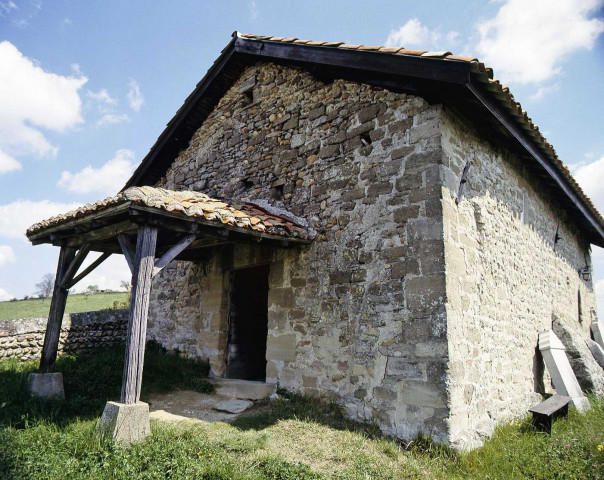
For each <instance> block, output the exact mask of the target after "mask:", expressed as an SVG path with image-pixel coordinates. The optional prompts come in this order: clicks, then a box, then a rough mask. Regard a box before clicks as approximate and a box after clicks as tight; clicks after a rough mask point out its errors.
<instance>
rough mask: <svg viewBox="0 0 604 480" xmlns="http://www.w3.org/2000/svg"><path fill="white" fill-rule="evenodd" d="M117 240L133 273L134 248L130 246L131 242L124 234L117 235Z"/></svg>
mask: <svg viewBox="0 0 604 480" xmlns="http://www.w3.org/2000/svg"><path fill="white" fill-rule="evenodd" d="M117 241H118V242H119V244H120V248H121V249H122V253H123V254H124V257H125V258H126V262H128V267H130V273H131V274H132V275H134V249H133V248H132V244H131V243H130V240H128V237H127V236H126V235H118V236H117Z"/></svg>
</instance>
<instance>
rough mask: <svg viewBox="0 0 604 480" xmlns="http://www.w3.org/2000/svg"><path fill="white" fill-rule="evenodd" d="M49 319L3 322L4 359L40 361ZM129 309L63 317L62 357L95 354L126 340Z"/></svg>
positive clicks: (0, 338) (1, 347)
mask: <svg viewBox="0 0 604 480" xmlns="http://www.w3.org/2000/svg"><path fill="white" fill-rule="evenodd" d="M47 320H48V318H47V317H37V318H19V319H16V320H2V321H0V358H9V357H11V358H18V359H19V360H31V359H33V358H39V356H40V353H41V352H42V345H43V344H44V334H45V333H46V322H47ZM127 326H128V310H100V311H97V312H84V313H72V314H69V315H65V316H64V317H63V324H62V326H61V336H60V339H59V354H61V353H63V352H65V353H75V352H92V351H94V350H96V349H98V348H101V347H106V346H110V345H122V344H124V343H125V341H126V328H127Z"/></svg>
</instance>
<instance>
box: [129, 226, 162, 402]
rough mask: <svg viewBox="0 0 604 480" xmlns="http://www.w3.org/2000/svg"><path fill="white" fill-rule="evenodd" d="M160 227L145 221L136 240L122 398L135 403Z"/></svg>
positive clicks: (139, 382) (138, 389) (140, 373)
mask: <svg viewBox="0 0 604 480" xmlns="http://www.w3.org/2000/svg"><path fill="white" fill-rule="evenodd" d="M156 243H157V228H154V227H150V226H149V225H142V226H141V227H140V228H139V230H138V236H137V240H136V255H135V261H134V274H133V275H132V293H131V295H130V318H129V320H128V336H127V338H126V355H125V360H124V373H123V379H122V395H121V402H122V403H126V404H132V403H136V402H138V401H139V399H140V393H141V383H142V379H143V364H144V358H145V340H146V336H147V315H148V313H149V292H150V291H151V281H152V275H153V266H154V264H155V246H156Z"/></svg>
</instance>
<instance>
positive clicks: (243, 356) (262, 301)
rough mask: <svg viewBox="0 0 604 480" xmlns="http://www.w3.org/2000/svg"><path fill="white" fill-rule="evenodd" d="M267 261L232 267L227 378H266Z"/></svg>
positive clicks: (262, 379) (263, 379)
mask: <svg viewBox="0 0 604 480" xmlns="http://www.w3.org/2000/svg"><path fill="white" fill-rule="evenodd" d="M267 334H268V265H261V266H259V267H251V268H243V269H241V270H233V272H232V273H231V305H230V311H229V344H228V354H227V371H226V376H227V378H239V379H243V380H260V381H265V380H266V336H267Z"/></svg>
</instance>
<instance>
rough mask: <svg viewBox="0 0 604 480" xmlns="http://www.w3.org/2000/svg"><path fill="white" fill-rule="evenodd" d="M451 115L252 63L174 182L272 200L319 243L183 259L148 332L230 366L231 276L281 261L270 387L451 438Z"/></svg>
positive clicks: (402, 431) (159, 287) (182, 158)
mask: <svg viewBox="0 0 604 480" xmlns="http://www.w3.org/2000/svg"><path fill="white" fill-rule="evenodd" d="M253 75H255V77H256V85H255V87H254V89H253V92H251V94H250V93H241V92H240V91H239V87H240V85H242V84H244V82H246V80H247V79H248V78H250V77H251V76H253ZM250 101H251V102H252V103H251V104H250V103H249V102H250ZM440 114H441V107H440V106H430V105H429V104H427V103H426V102H425V101H424V100H422V99H421V98H418V97H414V96H411V95H405V94H397V93H392V92H388V91H385V90H382V89H377V88H372V87H370V86H367V85H359V84H355V83H350V82H345V81H340V80H336V81H334V82H333V83H329V84H324V83H322V82H320V81H318V80H316V79H315V78H313V77H312V76H311V75H310V74H308V73H305V72H303V71H300V70H294V69H290V68H286V67H280V66H276V65H272V64H262V65H258V66H256V67H252V68H249V69H248V70H247V71H246V72H245V73H244V74H243V75H242V76H241V78H240V80H239V81H238V82H237V83H235V85H234V86H233V87H232V88H231V89H230V90H229V92H227V94H226V95H225V96H224V97H223V99H222V100H221V102H220V104H219V105H218V106H217V107H216V109H215V111H214V112H213V113H212V114H211V115H210V116H209V117H208V119H207V120H206V121H205V123H204V125H203V126H202V127H201V128H200V129H199V130H198V131H197V133H196V134H195V135H194V136H193V138H192V140H191V143H190V146H189V147H188V148H187V149H186V150H184V151H183V152H182V153H181V154H180V155H179V157H178V158H177V159H176V160H175V161H174V163H173V165H172V167H171V168H170V169H169V171H168V172H167V174H166V176H165V178H164V179H162V181H160V182H159V185H160V186H165V187H167V188H172V189H194V190H199V191H203V192H205V193H207V194H208V195H210V196H215V197H227V198H235V199H262V200H266V201H267V202H269V203H270V204H272V205H274V206H277V207H281V208H284V209H286V210H288V211H289V212H291V213H293V214H295V215H298V216H300V217H302V218H304V219H306V220H308V222H309V224H310V225H311V226H312V227H313V228H314V229H315V230H317V232H318V237H317V239H316V240H315V241H314V242H313V243H312V244H311V245H310V246H306V247H295V248H288V249H278V248H274V247H273V248H264V247H262V246H261V245H257V246H249V245H242V244H239V245H236V246H234V247H233V246H224V247H217V248H214V249H209V251H208V253H207V260H206V261H202V262H199V263H197V264H193V263H182V262H180V263H178V262H175V263H173V264H172V265H171V266H170V267H169V268H166V269H165V270H164V272H162V274H161V276H160V277H159V278H158V279H157V280H156V281H155V282H154V286H153V291H152V300H151V310H150V315H149V328H148V335H149V337H150V338H154V339H156V340H157V341H159V342H160V343H162V344H164V345H165V346H166V347H168V348H178V349H180V350H181V351H183V352H184V353H185V354H187V355H191V356H205V357H208V358H210V362H211V366H212V372H213V373H214V374H215V375H222V374H223V373H224V366H225V365H224V362H225V360H224V359H225V354H226V344H227V338H228V279H229V271H230V269H232V268H238V267H243V266H246V265H253V264H258V263H268V264H269V265H270V274H269V312H268V313H269V318H268V321H269V336H268V344H267V360H268V364H267V380H268V381H271V382H278V383H280V384H281V385H282V386H284V387H286V388H290V389H295V390H300V391H305V392H311V393H316V394H323V395H328V396H331V397H333V398H335V399H337V400H338V401H339V402H340V403H342V404H343V405H344V406H345V407H346V408H347V410H348V412H349V413H350V415H351V416H352V417H353V418H357V419H363V420H375V421H377V422H378V423H379V424H380V426H381V427H382V429H383V430H384V431H386V432H388V433H390V434H394V435H397V436H399V437H401V438H406V439H408V438H411V437H412V436H413V435H415V434H417V433H418V432H420V431H422V432H424V433H430V434H432V435H433V436H434V437H435V438H436V439H438V440H446V439H447V418H448V417H449V409H448V405H447V403H448V402H447V396H446V395H447V392H446V385H447V378H446V365H447V358H448V357H447V348H448V347H447V340H446V317H445V307H444V304H445V300H446V295H445V293H446V292H445V277H444V247H443V223H442V206H441V199H440V196H441V194H442V191H441V187H440V182H441V178H440V175H441V166H440V163H441V162H442V158H443V155H442V147H441V138H440V129H439V117H440Z"/></svg>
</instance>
